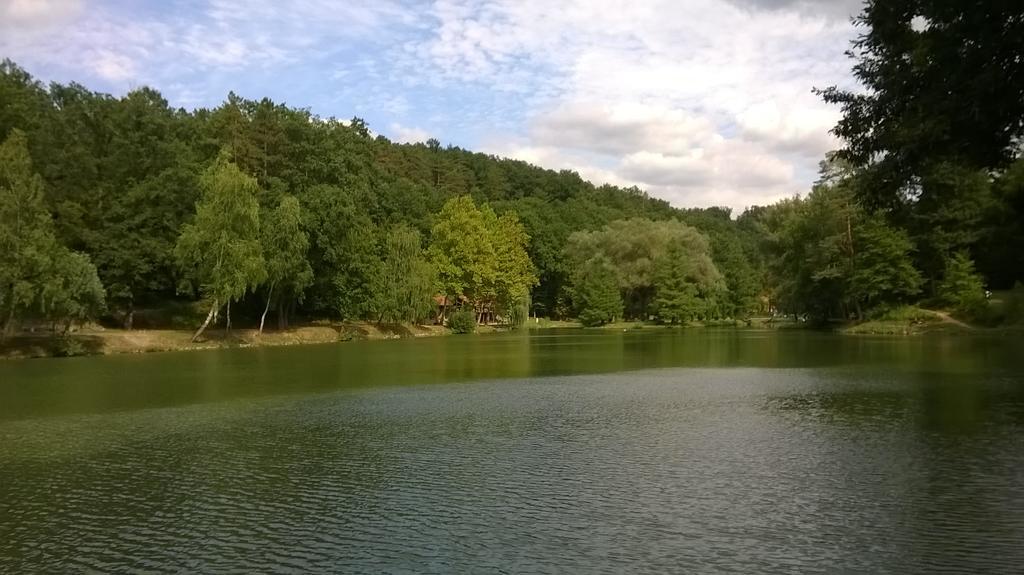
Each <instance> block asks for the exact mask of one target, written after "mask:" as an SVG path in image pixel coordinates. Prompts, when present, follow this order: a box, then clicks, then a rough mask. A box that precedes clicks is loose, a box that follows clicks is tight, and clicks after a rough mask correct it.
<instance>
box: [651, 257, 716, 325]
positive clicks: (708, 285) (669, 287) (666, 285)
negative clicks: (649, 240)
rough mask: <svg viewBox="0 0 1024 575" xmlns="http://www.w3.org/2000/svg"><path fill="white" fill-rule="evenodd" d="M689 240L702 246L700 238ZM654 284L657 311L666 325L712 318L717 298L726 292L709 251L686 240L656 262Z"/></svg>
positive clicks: (655, 308)
mask: <svg viewBox="0 0 1024 575" xmlns="http://www.w3.org/2000/svg"><path fill="white" fill-rule="evenodd" d="M689 239H690V240H691V241H698V242H699V241H700V239H701V238H700V237H696V238H689ZM654 284H655V286H657V291H656V294H655V298H654V310H655V312H656V313H657V315H658V319H659V320H661V321H662V322H666V323H685V322H688V321H691V320H693V319H697V318H700V317H707V316H710V315H712V313H713V307H714V302H715V294H716V292H720V291H723V290H724V288H725V284H724V281H723V278H722V275H721V274H720V273H719V272H718V269H717V268H716V267H715V264H714V263H713V262H712V261H711V258H710V257H709V256H708V252H707V248H706V247H702V248H701V247H697V248H696V249H695V246H693V245H688V244H687V242H686V241H683V240H676V241H673V242H670V243H669V245H668V246H667V248H666V250H665V253H664V254H662V255H661V256H659V257H658V259H657V260H656V261H655V263H654Z"/></svg>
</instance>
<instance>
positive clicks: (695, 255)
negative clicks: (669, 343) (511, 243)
mask: <svg viewBox="0 0 1024 575" xmlns="http://www.w3.org/2000/svg"><path fill="white" fill-rule="evenodd" d="M673 243H677V244H678V245H679V246H683V247H684V248H685V250H687V254H686V257H687V258H689V259H691V260H698V259H699V260H702V261H706V262H707V263H708V265H709V266H710V267H711V268H714V264H713V263H711V259H710V258H711V254H710V247H709V246H708V241H707V238H706V237H705V236H703V235H702V234H701V233H700V232H698V231H697V230H696V229H695V228H693V227H691V226H688V225H686V224H684V223H682V222H679V221H675V220H669V221H662V222H654V221H651V220H646V219H642V218H631V219H629V220H617V221H614V222H611V223H609V224H608V225H606V226H605V227H604V228H602V229H601V230H598V231H594V232H576V233H574V234H573V235H571V236H570V237H569V242H568V246H566V248H565V254H566V257H567V259H568V261H569V266H570V269H572V270H577V271H578V270H583V269H585V268H586V264H587V262H588V261H590V260H592V259H594V258H600V259H603V260H605V261H607V262H609V264H610V265H611V268H612V269H613V270H614V271H615V274H616V277H617V278H618V283H619V289H620V290H621V291H622V294H623V300H624V303H625V309H626V315H627V317H636V318H640V319H647V318H648V317H649V315H650V313H651V311H653V310H652V309H650V306H651V304H652V303H653V301H654V297H655V294H656V293H657V282H656V281H655V262H657V261H658V260H659V259H660V258H662V257H664V256H665V254H666V252H667V250H668V247H669V246H670V245H672V244H673ZM716 273H717V272H716ZM572 281H573V283H574V284H576V283H578V281H579V278H577V277H573V279H572Z"/></svg>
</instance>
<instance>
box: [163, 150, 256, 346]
mask: <svg viewBox="0 0 1024 575" xmlns="http://www.w3.org/2000/svg"><path fill="white" fill-rule="evenodd" d="M200 187H201V193H202V196H201V198H200V199H199V202H197V203H196V217H195V220H194V221H193V222H192V223H189V224H186V225H185V227H184V228H183V229H182V232H181V236H180V237H179V238H178V243H177V245H176V246H175V248H174V252H175V256H176V257H177V260H178V262H179V265H180V266H181V268H182V269H183V271H184V272H185V274H186V275H187V276H188V278H189V279H190V280H191V281H192V282H194V283H195V284H196V285H198V287H199V292H200V293H201V294H202V295H203V297H205V298H206V299H207V301H208V302H209V305H210V311H209V313H208V314H207V316H206V320H205V321H203V324H202V325H201V326H199V329H198V330H196V333H195V334H194V335H193V336H192V341H196V340H197V339H198V338H199V336H200V335H202V333H203V331H204V330H205V329H206V327H207V326H208V325H209V324H210V321H211V320H212V319H213V317H214V316H215V315H216V314H217V312H218V311H219V310H220V309H221V307H222V306H225V305H226V306H228V307H227V329H229V330H230V329H231V307H230V306H231V302H232V301H235V300H237V299H239V298H241V297H242V296H243V295H245V293H246V292H247V291H249V290H250V289H255V288H256V287H257V286H258V285H260V284H261V283H262V282H263V280H264V279H265V278H266V276H267V272H266V267H265V262H264V260H263V250H262V247H261V245H260V217H259V203H258V202H257V200H256V192H257V188H258V186H257V184H256V180H255V179H253V178H252V177H250V176H247V175H245V174H243V173H242V172H241V171H240V170H239V169H238V167H237V166H236V165H235V164H234V163H232V162H231V161H230V160H229V159H228V157H227V155H226V154H225V153H223V152H222V153H221V154H220V155H219V156H218V157H217V159H216V160H215V161H214V163H213V164H212V165H211V166H210V167H209V168H208V169H207V170H206V172H205V173H204V174H203V176H202V177H201V178H200Z"/></svg>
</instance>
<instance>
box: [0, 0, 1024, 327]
mask: <svg viewBox="0 0 1024 575" xmlns="http://www.w3.org/2000/svg"><path fill="white" fill-rule="evenodd" d="M901 6H902V8H901ZM903 8H906V9H903ZM911 8H912V9H911ZM964 9H965V8H962V7H957V6H956V5H953V4H949V3H942V2H937V1H935V2H915V3H913V5H910V4H906V2H902V1H901V2H892V3H884V5H883V4H882V3H876V2H869V3H867V4H866V5H865V12H864V14H862V16H861V20H860V22H861V24H862V25H863V26H865V27H866V28H867V32H865V34H864V36H863V37H862V38H861V40H860V42H861V44H860V45H861V47H862V48H863V49H862V50H860V51H859V52H857V57H858V58H859V60H858V62H857V64H856V65H855V67H854V72H855V74H856V75H857V76H858V77H859V78H860V79H861V80H862V81H863V82H864V83H865V85H867V86H868V87H869V88H870V92H869V93H868V94H867V95H865V94H849V93H845V92H842V91H839V90H836V89H828V90H824V91H823V95H824V97H825V98H826V100H829V101H832V102H836V103H838V104H840V105H842V106H843V111H844V119H843V120H842V122H840V124H839V126H838V127H837V129H836V131H837V133H838V134H839V135H841V136H842V137H843V138H844V140H845V142H846V147H845V148H843V149H841V150H839V151H837V153H835V154H833V155H830V157H829V158H828V159H827V161H825V162H823V163H822V170H821V177H820V180H819V181H818V183H817V184H816V185H815V186H814V187H813V189H811V190H810V191H809V192H808V193H807V194H803V195H799V196H795V197H793V198H790V199H786V200H783V201H781V202H778V203H775V204H773V205H770V206H759V207H753V208H750V209H748V210H747V211H745V212H744V213H743V214H740V215H738V217H735V218H733V217H732V216H733V215H732V214H731V213H730V211H729V210H728V209H723V208H710V209H677V208H674V207H672V206H670V205H669V204H668V203H666V202H664V201H661V200H658V199H654V198H651V197H649V196H647V194H646V193H644V192H642V191H641V190H638V189H636V188H629V189H623V188H619V187H615V186H608V185H604V186H594V185H592V184H591V183H589V182H586V181H584V180H582V179H581V178H580V177H579V176H578V175H577V174H575V173H573V172H568V171H562V172H554V171H551V170H543V169H540V168H537V167H535V166H531V165H529V164H526V163H524V162H520V161H514V160H508V159H501V158H496V157H493V156H487V155H484V154H475V153H471V152H468V151H465V150H462V149H459V148H456V147H451V146H449V147H442V146H441V145H440V143H439V142H437V141H436V140H431V141H428V142H426V143H420V144H396V143H393V142H390V141H388V140H387V139H386V138H384V137H381V136H374V135H373V134H372V133H371V132H370V130H369V128H368V127H367V126H366V125H365V124H364V123H363V122H362V121H360V120H359V119H353V120H351V121H339V120H336V119H334V118H321V117H318V116H316V115H315V114H313V113H312V112H310V111H309V110H305V109H296V108H291V107H288V106H285V105H283V104H279V103H275V102H272V101H270V100H267V99H263V100H259V101H256V100H247V99H244V98H240V97H238V96H236V95H234V94H229V95H228V98H227V99H226V101H225V102H224V103H223V104H221V105H220V106H219V107H217V108H215V109H196V110H193V111H186V110H182V109H175V108H172V107H171V106H169V104H168V103H167V101H166V100H164V99H163V97H162V96H161V95H160V94H159V93H158V92H157V91H155V90H153V89H151V88H141V89H137V90H133V91H131V92H129V93H128V94H126V95H124V96H123V97H120V98H116V97H112V96H110V95H106V94H102V93H96V92H92V91H90V90H88V89H87V88H85V87H83V86H81V85H78V84H70V85H61V84H50V85H48V86H43V85H42V84H40V83H39V82H38V81H36V80H35V79H33V78H32V77H31V76H30V75H29V74H28V73H27V72H26V71H24V70H22V69H21V68H19V67H18V66H17V65H15V64H14V63H12V62H10V61H5V62H3V64H2V65H0V141H3V142H4V144H3V148H2V150H3V156H2V165H0V313H2V314H3V315H2V316H0V317H2V318H3V319H2V321H3V322H4V330H5V332H9V331H10V330H11V329H12V326H13V325H14V324H15V323H16V321H17V320H18V319H19V318H21V319H23V320H40V319H45V320H48V321H50V322H52V323H53V324H54V325H60V326H67V325H69V324H70V322H72V321H78V320H83V319H87V318H95V317H97V316H103V317H105V318H107V319H108V320H111V321H117V322H119V323H121V324H123V325H125V326H126V327H131V326H132V325H133V318H134V317H135V311H136V310H139V309H146V308H151V307H154V306H161V305H165V304H167V303H168V302H174V301H186V302H202V304H203V305H204V306H206V307H205V314H206V319H207V323H209V322H212V321H213V320H214V319H217V320H219V319H220V317H221V316H224V320H225V322H228V321H230V319H229V318H230V317H231V315H232V314H234V315H235V317H244V318H245V320H246V321H247V322H250V323H251V324H253V325H261V326H262V325H263V323H264V321H265V318H266V317H268V315H269V316H270V317H275V316H276V319H277V324H278V325H279V326H280V327H284V326H287V325H288V322H289V318H292V317H294V316H296V315H297V316H301V317H303V318H307V319H309V318H337V319H368V320H372V321H381V322H396V321H428V320H432V319H438V318H440V319H441V320H442V321H443V320H444V319H447V318H451V319H452V320H455V319H456V318H455V317H454V315H455V314H454V312H455V311H456V309H458V310H460V313H459V314H458V316H459V317H458V322H457V323H459V324H460V325H464V324H465V323H466V319H467V316H468V319H469V321H470V322H472V321H473V320H498V321H506V322H509V323H517V322H521V321H523V319H524V318H525V317H527V315H529V314H533V315H538V316H547V317H554V318H570V317H578V318H580V319H581V320H583V321H584V322H585V323H587V324H601V323H606V322H609V321H613V320H616V319H619V318H627V319H643V320H651V319H654V320H657V321H661V322H665V323H685V322H689V321H694V320H706V319H716V318H744V317H748V316H750V315H754V314H758V315H775V314H793V315H797V316H804V317H807V318H811V319H818V320H828V319H850V318H863V317H866V316H868V315H870V314H871V313H872V312H873V311H874V310H879V309H886V308H888V307H892V306H897V305H902V304H906V303H917V302H922V301H923V302H925V303H927V304H930V305H938V306H944V307H947V308H952V309H954V310H956V311H958V312H961V313H963V314H964V315H969V316H973V317H975V318H979V319H985V320H986V321H993V322H994V321H997V320H998V319H999V318H992V317H985V316H986V313H988V310H989V307H990V306H988V305H987V303H986V293H985V292H986V290H1005V289H1010V288H1011V287H1013V286H1014V284H1015V282H1018V281H1019V280H1021V279H1022V276H1024V160H1022V159H1021V158H1020V141H1021V137H1022V136H1024V121H1022V120H1021V118H1024V98H1020V97H1019V95H1020V94H1024V73H1018V71H1020V72H1024V71H1021V70H1020V68H1021V66H1022V64H1021V62H1020V58H1019V53H1020V52H1019V51H1018V50H1015V49H1014V48H1013V46H1014V44H1013V43H1014V42H1019V38H1021V37H1024V35H1022V34H1015V33H1010V32H1013V31H1014V30H1013V28H1014V27H1020V26H1021V22H1024V17H1021V16H1022V15H1021V14H1017V12H1020V11H1021V9H1020V8H1012V9H1011V8H1006V9H1004V8H1000V7H989V8H987V9H984V10H983V9H980V8H977V7H975V8H972V10H973V11H972V13H971V15H972V17H971V19H969V20H965V19H963V18H962V16H963V10H964ZM1006 10H1010V11H1011V12H1014V11H1015V14H1006V13H1005V12H1006ZM958 14H959V16H958ZM917 16H920V17H922V18H924V20H923V21H924V22H925V25H924V26H923V27H922V25H920V23H919V22H918V23H917V24H915V22H917V21H916V20H914V19H915V18H916V17H917ZM908 51H909V52H908ZM907 53H912V54H914V57H913V58H910V59H909V60H908V58H907V57H906V54H907ZM1008 55H1010V56H1013V55H1016V56H1015V57H1009V56H1008ZM939 63H944V64H945V66H946V67H945V68H942V69H941V70H939V68H937V66H939ZM998 74H1003V75H1004V76H1005V78H1003V80H1002V83H1001V84H1000V87H999V90H996V92H993V91H992V90H990V89H988V87H987V86H989V85H990V84H991V79H992V78H994V77H995V76H994V75H998ZM986 78H987V80H986ZM911 80H912V81H911ZM986 82H987V83H986ZM949 94H956V95H957V98H951V97H950V96H949ZM1014 94H1016V96H1014ZM990 99H992V102H994V103H995V104H997V105H992V106H989V105H988V103H989V101H990ZM925 102H930V103H931V104H929V106H922V103H925ZM953 102H955V105H953V104H952V103H953ZM929 113H933V114H934V115H935V117H934V118H933V117H931V116H929ZM1018 307H1019V306H1018Z"/></svg>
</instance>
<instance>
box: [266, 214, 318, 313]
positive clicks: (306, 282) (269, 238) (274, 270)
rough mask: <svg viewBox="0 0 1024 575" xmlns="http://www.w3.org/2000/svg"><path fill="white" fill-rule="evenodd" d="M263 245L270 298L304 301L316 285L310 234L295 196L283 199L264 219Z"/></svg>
mask: <svg viewBox="0 0 1024 575" xmlns="http://www.w3.org/2000/svg"><path fill="white" fill-rule="evenodd" d="M261 224H262V227H261V229H260V242H261V245H262V247H263V261H264V265H265V269H266V280H265V281H266V283H267V286H268V296H267V297H268V299H269V298H271V297H273V295H274V294H273V292H274V291H275V290H276V291H277V297H278V299H279V300H288V299H301V298H302V293H303V292H304V291H305V289H306V288H307V287H309V286H310V284H312V283H313V269H312V268H311V267H310V265H309V260H308V259H307V258H306V254H307V252H308V251H309V234H308V233H306V230H305V229H304V228H303V226H302V209H301V207H300V206H299V201H298V200H297V199H295V198H294V197H293V196H283V197H282V198H281V201H280V203H278V205H277V207H276V208H275V209H274V210H273V211H271V212H270V213H268V214H266V216H265V217H263V218H261Z"/></svg>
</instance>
